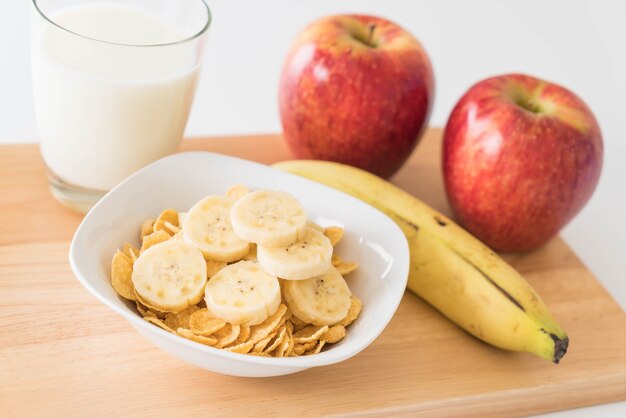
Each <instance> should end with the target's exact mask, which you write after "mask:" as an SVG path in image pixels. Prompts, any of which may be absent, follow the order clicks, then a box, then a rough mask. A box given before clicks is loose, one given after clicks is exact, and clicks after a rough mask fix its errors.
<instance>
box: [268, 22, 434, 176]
mask: <svg viewBox="0 0 626 418" xmlns="http://www.w3.org/2000/svg"><path fill="white" fill-rule="evenodd" d="M370 30H371V31H372V32H371V38H370ZM368 38H369V39H368ZM368 42H369V43H370V44H371V45H369V44H368ZM433 95H434V77H433V72H432V67H431V64H430V60H429V59H428V56H427V55H426V52H425V51H424V49H423V48H422V47H421V45H420V44H419V42H418V41H417V40H416V39H415V38H414V37H413V36H412V35H410V34H409V33H408V32H406V31H404V30H403V29H402V28H401V27H399V26H398V25H396V24H395V23H392V22H390V21H388V20H385V19H382V18H378V17H373V16H363V15H340V16H331V17H326V18H322V19H320V20H318V21H316V22H314V23H312V24H311V25H309V26H308V27H307V28H305V29H304V30H303V31H302V32H301V33H300V35H299V36H298V37H297V39H296V40H295V42H294V44H293V45H292V47H291V49H290V51H289V53H288V55H287V58H286V61H285V63H284V66H283V70H282V75H281V79H280V90H279V105H280V116H281V121H282V126H283V132H284V136H285V138H286V140H287V143H288V145H289V147H290V148H291V151H292V152H293V154H294V155H295V156H296V157H297V158H303V159H320V160H330V161H336V162H341V163H344V164H350V165H353V166H356V167H359V168H362V169H365V170H368V171H370V172H372V173H374V174H378V175H379V176H381V177H385V178H386V177H390V176H391V175H392V174H394V173H395V172H396V171H397V170H398V169H399V168H400V167H401V166H402V164H403V163H404V162H405V161H406V159H407V158H408V157H409V155H410V154H411V152H412V151H413V149H414V148H415V146H416V145H417V143H418V140H419V138H420V136H421V134H422V132H423V130H424V128H425V127H426V124H427V121H428V118H429V116H430V110H431V106H432V101H433Z"/></svg>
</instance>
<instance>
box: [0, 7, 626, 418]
mask: <svg viewBox="0 0 626 418" xmlns="http://www.w3.org/2000/svg"><path fill="white" fill-rule="evenodd" d="M207 1H208V2H209V5H210V7H211V9H212V12H213V16H214V21H213V26H212V28H211V32H210V33H211V34H210V38H209V43H208V46H207V51H206V59H205V67H204V69H203V74H202V77H201V81H200V85H199V87H198V92H197V96H196V101H195V105H194V108H193V110H192V113H191V117H190V120H189V124H188V127H187V135H188V136H201V135H233V134H245V133H270V132H279V131H280V121H279V117H278V110H277V101H276V95H277V91H278V76H279V73H280V68H281V65H282V60H283V58H284V56H285V54H286V51H287V49H288V47H289V45H290V43H291V41H292V40H293V38H294V37H295V35H296V34H297V33H298V31H299V30H300V29H301V28H302V27H303V26H305V25H306V24H307V23H309V22H310V21H312V20H314V19H315V18H317V17H320V16H323V15H329V14H337V13H344V12H359V13H369V14H375V15H380V16H383V17H387V18H390V19H392V20H395V21H396V22H398V23H400V24H401V25H402V26H404V27H405V28H406V29H408V30H409V31H411V32H412V33H413V34H414V35H415V36H416V37H417V38H418V39H419V40H420V41H421V42H422V44H423V45H424V47H425V48H426V50H427V51H428V53H429V55H430V57H431V60H432V63H433V66H434V70H435V76H436V83H437V88H436V92H437V93H436V94H437V95H436V101H435V107H434V112H433V114H432V117H431V125H444V124H445V122H446V119H447V117H448V114H449V112H450V110H451V108H452V106H453V105H454V103H455V102H456V100H457V99H458V98H459V97H460V96H461V95H462V94H463V92H464V91H465V90H466V89H467V88H468V87H469V86H470V85H472V84H473V83H475V82H476V81H478V80H480V79H482V78H485V77H487V76H490V75H495V74H500V73H505V72H525V73H529V74H532V75H535V76H538V77H541V78H544V79H547V80H550V81H555V82H558V83H559V84H562V85H564V86H566V87H568V88H570V89H571V90H573V91H574V92H576V93H577V94H578V95H579V96H581V97H582V98H583V99H584V100H585V101H586V102H587V104H588V105H589V106H590V107H591V109H592V110H593V111H594V113H595V115H596V117H597V119H598V120H599V122H600V126H601V128H602V130H603V134H604V141H605V160H604V169H603V173H602V178H601V180H600V185H599V187H598V189H597V190H596V193H595V194H594V196H593V198H592V199H591V201H590V202H589V204H588V205H587V206H586V207H585V209H584V210H583V211H582V212H581V213H580V214H579V215H578V217H576V219H575V220H574V221H572V222H571V224H570V225H568V226H567V227H566V228H565V230H564V231H563V236H564V237H565V239H566V240H567V242H568V243H569V244H570V245H571V246H572V247H573V248H574V249H575V251H576V252H577V253H578V255H579V256H580V257H581V258H582V259H583V261H584V262H585V263H586V264H587V265H588V266H589V267H590V268H591V270H592V271H593V272H594V273H595V275H596V276H597V277H598V278H599V279H600V280H601V282H602V283H603V284H604V285H605V287H606V288H607V289H608V290H609V291H610V292H611V294H612V295H613V296H614V297H615V298H616V299H617V300H618V301H619V302H620V304H621V306H622V307H623V308H624V307H626V245H625V244H624V241H625V240H626V221H625V219H624V218H625V216H624V215H625V214H626V187H625V185H624V183H625V181H626V162H625V160H626V122H625V120H626V106H625V105H624V100H625V97H624V96H625V93H626V91H625V85H626V1H623V0H622V1H619V0H603V1H594V2H592V1H565V0H559V1H554V0H553V1H539V0H524V1H487V0H481V1H461V0H444V1H436V0H429V1H409V0H405V1H399V0H385V1H382V0H379V1H373V0H361V1H358V0H343V1H336V0H335V1H331V0H316V1H313V0H311V1H306V2H305V1H301V0H282V1H279V0H265V1H252V0H249V1H244V0H229V1H226V0H213V1H211V0H207ZM29 6H30V0H2V1H1V2H0V57H1V58H0V59H1V61H0V62H1V66H0V74H1V75H2V76H1V77H0V143H12V142H32V141H36V140H37V131H36V129H35V120H34V114H33V106H32V98H31V86H30V64H29V52H28V51H29V31H28V17H29ZM0 152H1V151H0ZM581 303H584V301H581ZM625 349H626V348H625ZM625 412H626V403H625V402H622V403H619V404H613V405H605V406H602V407H599V408H595V409H587V410H579V411H577V414H576V415H573V414H572V412H571V411H570V412H566V413H563V414H554V416H563V417H565V416H594V415H597V416H600V415H602V416H609V415H610V416H613V415H615V416H617V415H618V414H624V413H625ZM578 414H580V415H578Z"/></svg>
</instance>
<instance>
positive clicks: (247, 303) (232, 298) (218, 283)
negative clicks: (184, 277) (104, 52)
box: [204, 261, 341, 325]
mask: <svg viewBox="0 0 626 418" xmlns="http://www.w3.org/2000/svg"><path fill="white" fill-rule="evenodd" d="M280 299H281V296H280V285H279V284H278V279H277V278H276V277H274V276H270V275H269V274H267V273H265V272H264V271H263V270H262V269H261V266H259V264H258V263H255V262H252V261H239V262H238V263H235V264H231V265H229V266H227V267H224V268H223V269H221V270H220V271H219V272H218V273H217V274H216V275H215V276H213V277H212V278H211V280H209V282H208V283H207V285H206V290H205V295H204V300H205V301H206V306H207V309H208V310H209V312H210V313H211V315H213V316H214V317H216V318H221V319H223V320H225V321H227V322H229V323H231V324H240V325H258V324H260V323H261V322H263V321H265V319H267V317H269V316H270V315H272V314H273V313H274V312H276V309H277V308H278V305H280ZM340 319H341V318H340Z"/></svg>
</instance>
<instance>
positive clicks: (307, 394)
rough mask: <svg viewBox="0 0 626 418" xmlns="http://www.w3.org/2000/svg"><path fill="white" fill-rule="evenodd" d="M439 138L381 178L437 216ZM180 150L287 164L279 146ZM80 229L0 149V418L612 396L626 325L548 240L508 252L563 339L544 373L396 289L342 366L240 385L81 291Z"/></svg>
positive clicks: (32, 158) (495, 404) (406, 407)
mask: <svg viewBox="0 0 626 418" xmlns="http://www.w3.org/2000/svg"><path fill="white" fill-rule="evenodd" d="M440 138H441V132H440V131H439V130H430V131H429V132H428V133H427V134H426V136H425V138H424V140H423V141H422V144H420V146H419V147H418V149H417V151H416V152H415V153H414V155H413V156H412V158H411V159H410V161H409V162H408V163H407V165H406V166H405V167H404V168H403V170H402V171H401V172H400V173H399V174H398V175H397V176H396V177H395V178H394V182H395V183H397V184H398V185H400V186H401V187H403V188H404V189H406V190H408V191H410V192H411V193H413V194H414V195H416V196H418V197H420V198H421V199H423V200H424V201H426V202H427V203H429V204H431V205H433V206H434V207H436V208H438V209H440V210H442V211H444V212H448V208H447V205H446V202H445V196H444V194H443V188H442V180H441V174H440V166H439V164H440V154H439V153H440V151H439V149H440ZM182 148H183V149H184V150H192V149H193V150H210V151H216V152H222V153H225V154H230V155H236V156H240V157H243V158H248V159H251V160H256V161H261V162H264V163H271V162H274V161H279V160H283V159H287V158H289V152H288V151H287V149H286V148H285V146H284V144H283V141H282V139H281V138H280V137H279V136H258V137H232V138H214V139H202V140H193V141H191V140H190V141H185V142H184V144H183V146H182ZM80 221H81V216H79V215H77V214H75V213H72V212H70V211H69V210H67V209H65V208H64V207H62V206H61V205H60V204H58V203H57V202H56V201H55V200H54V199H53V198H52V197H51V195H50V193H49V192H48V190H47V185H46V179H45V174H44V166H43V164H42V161H41V159H40V156H39V152H38V147H37V146H36V145H9V146H2V147H0V416H7V417H8V416H18V415H28V416H31V415H32V416H36V415H41V416H50V415H66V416H102V415H103V416H121V415H124V416H173V415H177V416H195V415H203V416H230V415H232V416H244V415H246V416H299V417H305V416H313V415H327V414H328V415H335V414H338V415H344V414H358V415H371V416H388V415H394V414H399V415H412V416H414V415H416V414H418V413H420V414H424V415H429V416H465V417H470V416H475V417H483V416H486V415H493V416H498V417H504V416H518V415H527V414H535V413H540V412H546V411H554V410H559V409H565V408H573V407H576V406H583V405H591V404H596V403H603V402H610V401H616V400H623V399H626V314H624V312H623V311H622V310H621V309H620V308H619V306H618V305H617V304H616V303H615V301H613V299H611V297H610V296H609V295H608V294H607V292H606V291H605V290H604V289H603V288H602V286H601V285H600V284H599V283H598V282H597V281H596V279H594V277H593V276H592V275H591V274H590V273H589V271H587V270H586V269H585V267H584V266H583V264H582V263H581V262H580V261H579V260H578V258H577V257H576V255H574V254H573V253H572V251H571V250H570V249H569V248H568V247H567V245H566V244H565V243H564V242H563V241H562V240H561V239H560V238H556V239H554V240H552V241H551V242H550V243H548V244H547V245H546V246H544V247H543V248H541V249H540V250H537V251H535V252H532V253H529V254H525V255H515V256H509V257H507V258H508V259H509V260H510V262H511V263H513V265H514V266H515V267H516V268H517V269H518V270H520V271H521V272H522V273H523V274H524V275H525V276H526V277H527V278H528V280H529V281H530V282H531V283H532V284H533V285H534V286H535V288H536V289H537V290H538V291H539V293H540V294H541V295H542V297H543V298H544V300H545V302H546V303H547V305H548V306H549V308H550V309H551V311H552V312H553V314H554V315H555V316H556V318H557V319H558V320H559V321H560V322H561V324H562V325H563V326H564V327H565V329H566V330H567V331H568V334H569V337H570V339H571V344H570V350H569V352H568V353H567V355H566V356H565V357H564V359H563V360H562V362H561V364H560V365H558V366H556V365H553V364H550V363H548V362H546V361H543V360H541V359H538V358H535V357H533V356H531V355H529V354H522V353H509V352H504V351H501V350H498V349H495V348H492V347H490V346H488V345H486V344H483V343H481V342H480V341H478V340H476V339H474V338H472V337H471V336H469V335H468V334H466V333H464V332H463V331H462V330H460V329H459V328H457V327H456V326H455V325H454V324H452V323H451V322H449V321H448V320H447V319H446V318H444V317H442V316H441V315H439V314H438V313H437V312H436V311H435V310H434V309H432V308H431V307H430V306H428V305H427V304H426V303H424V302H423V301H421V300H420V299H419V298H418V297H416V296H414V295H413V294H411V293H408V292H407V293H406V294H405V296H404V299H403V301H402V304H401V305H400V308H399V309H398V312H397V313H396V315H395V317H394V318H393V320H392V321H391V323H390V324H389V326H388V328H387V329H386V330H385V331H384V332H383V334H382V335H381V336H380V337H379V338H378V339H377V340H376V341H375V342H374V343H373V344H372V345H371V346H370V347H369V348H367V349H366V350H365V351H363V352H362V353H360V354H359V355H357V356H356V357H354V358H352V359H350V360H347V361H345V362H343V363H340V364H336V365H332V366H327V367H323V368H317V369H312V370H308V371H305V372H302V373H299V374H296V375H291V376H284V377H278V378H268V379H245V378H235V377H227V376H221V375H217V374H213V373H209V372H206V371H204V370H201V369H197V368H195V367H193V366H190V365H188V364H185V363H183V362H182V361H180V360H178V359H175V358H173V357H171V356H169V355H168V354H166V353H165V352H162V351H160V350H159V349H157V348H156V347H154V346H152V345H151V344H150V343H149V342H147V341H146V340H144V339H143V338H142V337H140V336H139V334H137V332H135V331H134V329H132V328H131V326H130V325H129V324H128V323H126V321H124V320H123V319H122V318H121V317H119V316H118V315H116V314H114V313H113V312H112V311H110V310H109V309H108V308H106V307H105V306H104V305H101V304H100V303H99V302H97V301H96V299H95V298H93V297H92V296H91V295H90V294H89V293H87V291H86V290H85V289H83V288H82V287H81V285H80V284H79V283H78V281H77V280H76V279H75V278H74V276H73V275H72V272H71V271H70V266H69V264H68V248H69V243H70V239H71V237H72V235H73V233H74V230H75V229H76V227H77V226H78V224H79V222H80Z"/></svg>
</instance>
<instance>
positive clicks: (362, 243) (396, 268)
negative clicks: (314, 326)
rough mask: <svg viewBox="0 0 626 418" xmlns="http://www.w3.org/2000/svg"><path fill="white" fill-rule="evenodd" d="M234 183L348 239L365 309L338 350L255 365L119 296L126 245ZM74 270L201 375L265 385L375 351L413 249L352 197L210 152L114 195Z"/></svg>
mask: <svg viewBox="0 0 626 418" xmlns="http://www.w3.org/2000/svg"><path fill="white" fill-rule="evenodd" d="M234 184H244V185H246V186H248V187H249V188H250V189H270V190H278V191H285V192H288V193H290V194H292V195H293V196H294V197H296V198H297V199H298V200H299V201H300V202H301V203H302V205H303V207H304V208H305V209H306V210H307V213H308V216H309V219H310V220H312V221H313V222H315V223H317V224H318V225H320V226H330V225H338V226H341V227H343V228H345V235H344V237H343V239H342V240H341V242H340V243H339V244H338V245H337V250H338V253H339V254H341V256H342V257H343V258H344V259H346V260H351V261H355V262H357V263H358V264H359V268H358V269H357V270H356V271H355V272H354V273H351V274H350V275H348V276H347V277H346V281H347V283H348V285H349V287H350V289H351V291H352V293H353V294H354V295H356V296H357V297H358V298H359V299H360V300H361V301H362V305H363V308H362V311H361V314H360V316H359V317H358V319H357V320H356V321H355V322H354V323H352V324H351V325H350V326H349V327H348V329H347V333H346V336H345V338H344V339H343V340H341V341H340V342H338V343H336V344H333V345H332V346H330V347H328V348H327V349H324V350H323V351H322V352H320V353H318V354H313V355H307V356H301V357H283V358H273V357H258V356H251V355H247V354H238V353H233V352H229V351H226V350H221V349H217V348H214V347H211V346H206V345H203V344H200V343H197V342H194V341H191V340H187V339H185V338H182V337H180V336H178V335H175V334H172V333H169V332H167V331H165V330H163V329H161V328H159V327H157V326H155V325H153V324H151V323H148V322H146V321H144V320H143V319H142V317H141V316H140V315H139V313H138V312H137V311H136V309H135V305H134V304H133V303H132V302H130V301H127V300H125V299H123V298H121V297H119V296H118V295H117V293H116V292H115V290H114V289H113V287H112V286H111V281H110V273H111V272H110V266H111V258H112V256H113V254H114V253H115V251H116V249H118V248H120V247H121V246H122V244H123V243H124V242H129V243H131V244H133V245H137V246H138V244H139V234H138V232H139V227H140V225H141V223H142V222H143V221H144V220H145V219H148V218H154V217H156V215H158V214H159V213H160V212H161V211H162V210H163V209H166V208H175V209H177V210H179V211H186V210H187V209H188V208H190V207H191V206H192V205H193V204H194V203H195V202H197V201H198V200H200V199H202V198H203V197H205V196H207V195H209V194H224V193H225V192H226V191H227V189H228V188H229V187H230V186H232V185H234ZM70 264H71V266H72V270H73V271H74V274H75V275H76V277H77V278H78V280H79V281H80V282H81V283H82V285H83V286H84V287H85V288H86V289H87V290H88V291H89V292H91V293H92V294H93V295H94V296H95V297H96V298H97V299H99V300H100V301H101V302H102V303H104V304H105V305H107V306H108V307H109V308H111V309H112V310H113V311H115V312H116V313H117V314H119V315H121V316H122V317H124V318H125V319H126V320H127V321H129V322H130V323H131V325H132V326H133V327H135V328H136V329H137V331H138V332H139V333H140V334H141V335H143V336H144V337H146V338H147V339H148V340H150V341H151V342H152V343H154V344H155V345H157V346H158V347H160V348H162V349H163V350H165V351H167V352H168V353H170V354H172V355H174V356H176V357H178V358H180V359H182V360H184V361H186V362H188V363H191V364H193V365H195V366H198V367H201V368H203V369H206V370H209V371H213V372H217V373H222V374H226V375H233V376H246V377H267V376H279V375H285V374H290V373H296V372H299V371H302V370H306V369H309V368H311V367H318V366H326V365H330V364H333V363H337V362H340V361H343V360H346V359H348V358H350V357H352V356H354V355H356V354H358V353H359V352H360V351H361V350H363V349H365V348H366V347H367V346H368V345H369V344H371V343H372V342H373V341H374V340H375V339H376V338H377V337H378V336H379V335H380V333H381V332H382V331H383V329H384V328H385V326H386V325H387V323H388V322H389V321H390V320H391V318H392V316H393V315H394V313H395V311H396V309H397V307H398V305H399V303H400V300H401V298H402V295H403V293H404V289H405V287H406V282H407V277H408V269H409V250H408V245H407V241H406V238H405V237H404V234H403V233H402V231H401V230H400V228H399V227H398V226H397V225H396V224H395V223H394V222H393V221H392V220H391V219H390V218H389V217H387V216H386V215H385V214H383V213H382V212H380V211H378V210H377V209H375V208H373V207H371V206H370V205H368V204H366V203H364V202H361V201H360V200H357V199H355V198H353V197H351V196H349V195H347V194H344V193H342V192H339V191H336V190H334V189H331V188H329V187H327V186H324V185H321V184H318V183H315V182H312V181H310V180H307V179H304V178H301V177H298V176H294V175H291V174H288V173H284V172H281V171H279V170H276V169H273V168H271V167H268V166H265V165H262V164H257V163H254V162H250V161H246V160H242V159H238V158H233V157H228V156H224V155H220V154H214V153H209V152H187V153H180V154H175V155H172V156H169V157H166V158H163V159H161V160H159V161H157V162H155V163H153V164H151V165H149V166H147V167H145V168H143V169H142V170H140V171H138V172H137V173H135V174H134V175H132V176H131V177H129V178H128V179H126V180H125V181H123V182H122V183H121V184H119V185H118V186H117V187H115V188H114V189H113V190H112V191H111V192H109V193H108V194H107V195H106V196H104V198H102V200H100V202H98V204H97V205H96V206H95V207H94V208H93V209H92V210H91V211H90V212H89V213H88V214H87V216H86V217H85V219H84V220H83V222H82V223H81V225H80V226H79V228H78V230H77V231H76V234H75V235H74V239H73V240H72V244H71V248H70Z"/></svg>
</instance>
